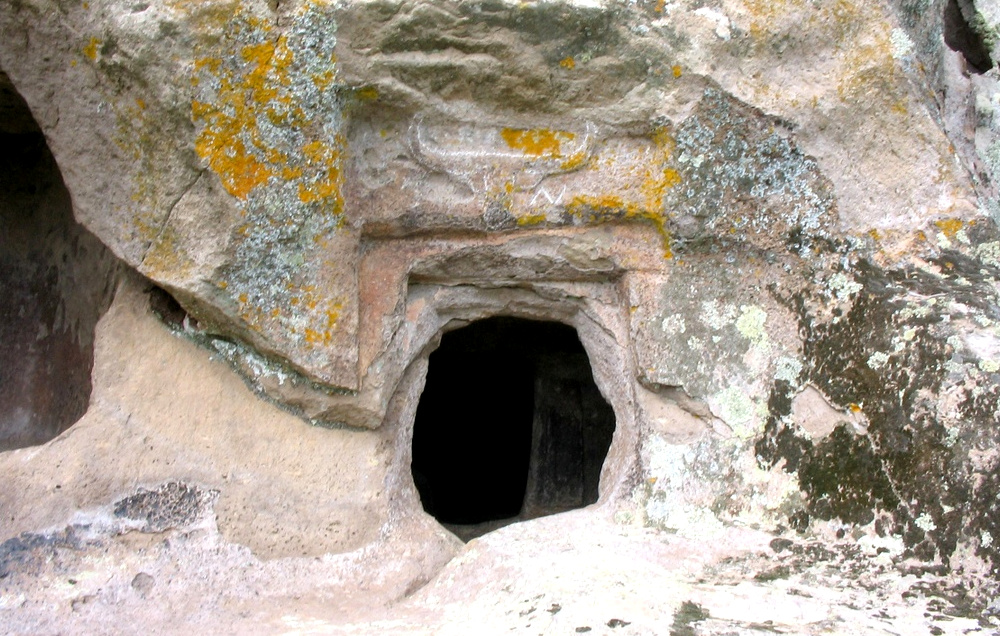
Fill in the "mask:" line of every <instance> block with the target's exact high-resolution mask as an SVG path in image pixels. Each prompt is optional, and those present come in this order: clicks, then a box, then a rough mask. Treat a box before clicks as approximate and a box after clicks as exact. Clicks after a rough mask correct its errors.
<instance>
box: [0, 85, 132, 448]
mask: <svg viewBox="0 0 1000 636" xmlns="http://www.w3.org/2000/svg"><path fill="white" fill-rule="evenodd" d="M116 271H117V260H116V259H115V258H114V256H113V255H112V254H111V253H110V251H108V250H107V248H105V247H104V245H103V244H102V243H101V242H100V241H99V240H98V239H97V238H95V237H94V236H93V235H91V234H90V233H89V232H87V231H86V230H85V229H84V228H83V227H81V226H80V225H79V224H77V223H76V222H75V221H74V219H73V208H72V201H71V199H70V194H69V192H68V191H67V190H66V187H65V185H64V184H63V181H62V177H61V175H60V173H59V168H58V166H57V165H56V163H55V160H54V159H53V157H52V154H51V153H50V152H49V149H48V146H47V145H46V142H45V137H44V136H43V135H42V133H41V131H40V130H39V129H38V127H37V125H36V124H35V122H34V120H33V119H32V117H31V113H30V111H29V110H28V107H27V105H26V104H25V103H24V101H23V100H22V99H21V97H20V96H19V95H18V94H17V92H16V90H14V88H13V86H12V85H11V84H10V82H9V80H8V79H7V77H6V75H4V74H3V73H2V71H0V299H2V300H0V451H2V450H9V449H12V448H21V447H25V446H31V445H34V444H40V443H43V442H45V441H48V440H50V439H52V438H53V437H55V436H56V435H58V434H59V433H61V432H62V431H64V430H66V429H67V428H69V426H70V425H72V424H73V423H74V422H75V421H76V420H77V419H79V418H80V416H81V415H83V413H84V412H85V411H86V409H87V404H88V401H89V399H90V391H91V382H90V374H91V368H92V366H93V336H94V327H95V325H96V324H97V320H98V319H99V318H100V316H101V315H102V314H103V312H104V311H105V310H106V308H107V306H108V303H109V302H110V299H111V295H112V293H113V289H114V278H115V272H116Z"/></svg>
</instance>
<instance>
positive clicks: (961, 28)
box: [944, 0, 993, 74]
mask: <svg viewBox="0 0 1000 636" xmlns="http://www.w3.org/2000/svg"><path fill="white" fill-rule="evenodd" d="M982 21H983V20H982V18H981V17H980V16H979V14H978V13H977V11H976V7H975V6H974V5H973V4H972V2H971V0H948V2H947V3H946V4H945V7H944V42H945V44H947V45H948V48H950V49H951V50H952V51H957V52H959V53H961V54H962V56H963V57H964V58H965V61H966V62H968V64H969V69H970V70H972V72H974V73H979V74H983V73H985V72H986V71H988V70H990V69H991V68H993V60H992V59H991V58H990V47H989V46H987V43H986V41H985V40H984V38H983V35H982V33H980V31H979V30H977V29H976V28H975V27H974V23H981V22H982ZM975 26H980V27H981V29H982V28H985V25H981V24H976V25H975Z"/></svg>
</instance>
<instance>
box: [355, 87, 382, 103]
mask: <svg viewBox="0 0 1000 636" xmlns="http://www.w3.org/2000/svg"><path fill="white" fill-rule="evenodd" d="M354 95H355V96H356V97H357V98H358V99H360V100H361V101H365V102H373V101H375V100H376V99H378V89H377V88H375V87H374V86H365V87H362V88H359V89H358V90H357V91H355V93H354Z"/></svg>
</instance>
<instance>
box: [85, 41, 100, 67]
mask: <svg viewBox="0 0 1000 636" xmlns="http://www.w3.org/2000/svg"><path fill="white" fill-rule="evenodd" d="M99 46H101V40H100V38H90V42H88V43H87V46H85V47H83V55H84V56H85V57H86V58H87V59H88V60H90V61H91V62H95V61H97V51H98V47H99Z"/></svg>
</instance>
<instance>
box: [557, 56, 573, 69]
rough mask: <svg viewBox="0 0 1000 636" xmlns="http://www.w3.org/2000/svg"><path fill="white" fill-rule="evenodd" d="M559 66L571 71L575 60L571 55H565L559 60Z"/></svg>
mask: <svg viewBox="0 0 1000 636" xmlns="http://www.w3.org/2000/svg"><path fill="white" fill-rule="evenodd" d="M559 66H561V67H563V68H564V69H566V70H568V71H572V70H573V69H574V68H576V61H575V60H574V59H573V58H572V57H570V56H569V55H567V56H566V57H564V58H563V59H562V60H560V61H559Z"/></svg>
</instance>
